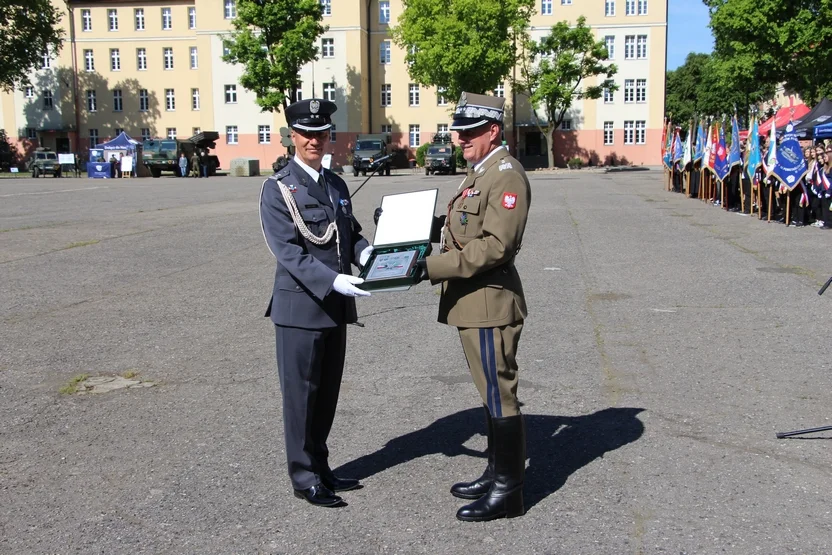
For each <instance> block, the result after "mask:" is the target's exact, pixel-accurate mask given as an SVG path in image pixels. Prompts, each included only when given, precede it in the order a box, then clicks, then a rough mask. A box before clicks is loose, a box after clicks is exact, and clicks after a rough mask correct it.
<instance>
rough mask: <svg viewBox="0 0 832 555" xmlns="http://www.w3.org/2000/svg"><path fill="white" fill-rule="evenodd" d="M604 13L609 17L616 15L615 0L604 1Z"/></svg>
mask: <svg viewBox="0 0 832 555" xmlns="http://www.w3.org/2000/svg"><path fill="white" fill-rule="evenodd" d="M604 15H605V16H607V17H614V16H615V0H606V2H605V3H604Z"/></svg>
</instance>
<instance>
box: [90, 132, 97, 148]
mask: <svg viewBox="0 0 832 555" xmlns="http://www.w3.org/2000/svg"><path fill="white" fill-rule="evenodd" d="M97 144H98V129H90V146H95V145H97Z"/></svg>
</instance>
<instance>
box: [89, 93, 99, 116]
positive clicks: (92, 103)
mask: <svg viewBox="0 0 832 555" xmlns="http://www.w3.org/2000/svg"><path fill="white" fill-rule="evenodd" d="M86 96H87V112H90V113H92V112H96V111H98V99H97V98H96V96H95V89H87V95H86Z"/></svg>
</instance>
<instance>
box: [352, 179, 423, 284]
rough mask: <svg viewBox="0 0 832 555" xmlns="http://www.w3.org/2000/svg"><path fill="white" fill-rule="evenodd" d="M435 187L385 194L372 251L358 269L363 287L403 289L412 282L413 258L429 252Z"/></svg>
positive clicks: (413, 281) (414, 262)
mask: <svg viewBox="0 0 832 555" xmlns="http://www.w3.org/2000/svg"><path fill="white" fill-rule="evenodd" d="M438 195H439V189H428V190H424V191H413V192H411V193H398V194H395V195H385V196H383V197H382V198H381V216H380V217H379V219H378V225H377V226H376V233H375V236H374V237H373V253H372V254H371V255H370V259H369V260H368V261H367V264H366V265H365V266H364V268H363V269H362V270H361V274H360V276H361V277H362V278H364V283H362V284H361V285H360V286H359V287H360V288H361V289H365V290H367V291H406V290H407V289H409V288H410V287H411V286H412V285H413V284H414V283H415V281H416V280H415V275H416V271H417V270H418V268H417V267H416V261H417V260H419V259H420V258H424V257H425V256H427V255H428V254H430V230H431V227H432V226H433V214H434V212H435V211H436V199H437V197H438Z"/></svg>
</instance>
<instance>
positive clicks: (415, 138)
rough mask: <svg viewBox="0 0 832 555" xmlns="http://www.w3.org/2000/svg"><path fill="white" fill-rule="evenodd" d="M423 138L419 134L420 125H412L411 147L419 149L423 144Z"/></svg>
mask: <svg viewBox="0 0 832 555" xmlns="http://www.w3.org/2000/svg"><path fill="white" fill-rule="evenodd" d="M421 139H422V137H421V134H420V133H419V125H418V124H417V125H411V126H410V146H411V147H413V148H416V147H418V146H419V145H420V144H421V143H422V140H421Z"/></svg>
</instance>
